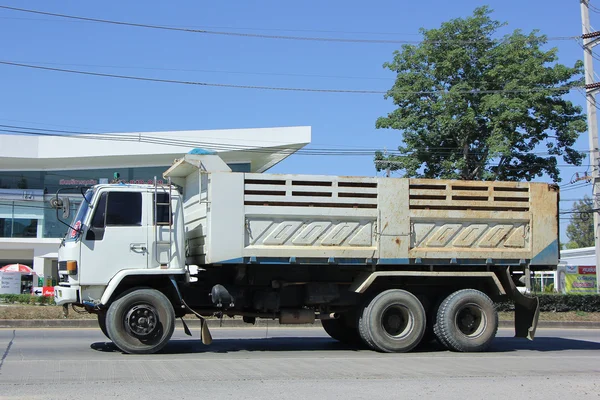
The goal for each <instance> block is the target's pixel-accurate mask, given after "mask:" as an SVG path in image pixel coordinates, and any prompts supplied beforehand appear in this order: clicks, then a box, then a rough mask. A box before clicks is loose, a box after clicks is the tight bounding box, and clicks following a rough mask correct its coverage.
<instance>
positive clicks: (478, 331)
mask: <svg viewBox="0 0 600 400" xmlns="http://www.w3.org/2000/svg"><path fill="white" fill-rule="evenodd" d="M433 331H434V333H435V336H436V338H437V339H438V341H439V342H440V343H441V344H442V345H444V346H446V347H447V348H448V349H450V350H453V351H459V352H478V351H485V350H487V349H488V348H489V347H490V345H491V344H492V341H493V340H494V337H495V336H496V332H497V331H498V313H497V312H496V309H495V307H494V303H493V302H492V300H491V299H490V298H489V297H488V296H487V295H486V294H485V293H483V292H480V291H479V290H474V289H463V290H459V291H456V292H454V293H452V294H451V295H450V296H448V297H446V299H445V300H444V301H443V302H442V304H441V305H440V307H439V309H438V312H437V317H436V322H435V325H434V326H433Z"/></svg>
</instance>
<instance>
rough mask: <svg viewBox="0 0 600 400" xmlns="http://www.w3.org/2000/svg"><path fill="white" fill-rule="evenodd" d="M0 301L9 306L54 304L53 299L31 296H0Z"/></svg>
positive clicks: (50, 297)
mask: <svg viewBox="0 0 600 400" xmlns="http://www.w3.org/2000/svg"><path fill="white" fill-rule="evenodd" d="M0 301H1V302H3V303H9V304H54V297H53V296H49V297H48V296H33V295H30V294H0Z"/></svg>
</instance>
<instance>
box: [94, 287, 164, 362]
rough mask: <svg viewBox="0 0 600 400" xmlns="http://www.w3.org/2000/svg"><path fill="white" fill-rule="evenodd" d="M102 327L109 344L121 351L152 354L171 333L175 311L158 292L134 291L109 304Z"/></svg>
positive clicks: (150, 290) (151, 290)
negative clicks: (110, 341) (109, 340)
mask: <svg viewBox="0 0 600 400" xmlns="http://www.w3.org/2000/svg"><path fill="white" fill-rule="evenodd" d="M106 329H107V332H108V336H109V337H110V339H111V340H112V341H113V343H114V344H115V345H116V346H117V347H118V348H119V349H121V350H122V351H124V352H125V353H131V354H151V353H156V352H157V351H159V350H161V349H162V348H163V347H165V345H166V344H167V342H168V341H169V339H170V338H171V336H172V335H173V330H174V329H175V311H174V310H173V306H172V305H171V302H170V301H169V299H168V298H167V297H166V296H165V295H164V294H162V293H161V292H159V291H157V290H154V289H138V290H134V291H133V292H130V293H128V294H126V295H125V296H123V297H121V298H119V299H117V300H116V301H115V302H114V303H112V304H111V305H110V307H109V309H108V312H107V313H106Z"/></svg>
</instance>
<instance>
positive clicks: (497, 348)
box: [90, 337, 600, 354]
mask: <svg viewBox="0 0 600 400" xmlns="http://www.w3.org/2000/svg"><path fill="white" fill-rule="evenodd" d="M90 347H91V348H92V349H93V350H96V351H100V352H109V353H113V352H114V353H122V352H121V351H120V350H119V349H118V348H117V347H116V346H115V345H114V344H113V343H112V342H96V343H93V344H92V345H90ZM565 350H587V351H594V350H595V351H600V343H598V342H588V341H585V340H577V339H564V338H558V337H556V338H554V337H541V338H537V339H535V340H534V341H529V340H526V339H519V338H506V337H501V338H496V339H495V340H494V342H493V344H492V346H491V348H490V349H489V350H488V351H487V352H488V353H490V352H491V353H508V352H514V351H534V352H553V351H565ZM263 351H265V352H266V351H269V352H271V351H291V352H294V351H298V352H301V351H332V352H333V351H357V352H359V351H362V352H365V351H370V350H368V349H367V348H365V347H360V348H357V347H353V346H348V345H344V344H342V343H340V342H337V341H335V340H333V339H330V338H325V337H323V338H322V337H285V338H284V337H274V338H260V339H256V338H253V339H216V340H215V341H214V342H213V343H212V344H211V345H209V346H205V345H203V344H202V342H201V341H200V340H199V339H195V340H189V339H179V340H177V339H174V340H171V341H170V342H169V343H168V344H167V346H166V347H165V348H164V349H163V350H162V351H161V352H160V354H192V353H236V352H263ZM432 352H438V353H442V352H448V350H446V349H445V348H443V347H442V346H440V345H439V344H438V343H436V342H430V343H424V344H421V345H419V346H418V347H417V348H416V349H414V350H412V351H411V354H414V353H432ZM375 354H378V353H375Z"/></svg>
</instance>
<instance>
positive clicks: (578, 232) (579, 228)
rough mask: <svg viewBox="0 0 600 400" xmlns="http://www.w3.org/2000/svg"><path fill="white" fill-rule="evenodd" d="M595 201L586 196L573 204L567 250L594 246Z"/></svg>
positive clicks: (568, 228)
mask: <svg viewBox="0 0 600 400" xmlns="http://www.w3.org/2000/svg"><path fill="white" fill-rule="evenodd" d="M592 208H593V201H592V198H591V197H589V196H584V198H583V200H579V201H577V202H576V203H574V204H573V210H572V213H571V221H570V222H569V225H567V237H568V238H569V242H568V243H567V249H579V248H581V247H590V246H593V245H594V215H593V214H592Z"/></svg>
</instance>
